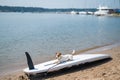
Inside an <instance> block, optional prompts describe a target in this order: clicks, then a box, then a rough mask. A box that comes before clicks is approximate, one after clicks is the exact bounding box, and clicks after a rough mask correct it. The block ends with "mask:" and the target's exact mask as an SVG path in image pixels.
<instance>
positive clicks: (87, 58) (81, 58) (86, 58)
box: [23, 52, 110, 75]
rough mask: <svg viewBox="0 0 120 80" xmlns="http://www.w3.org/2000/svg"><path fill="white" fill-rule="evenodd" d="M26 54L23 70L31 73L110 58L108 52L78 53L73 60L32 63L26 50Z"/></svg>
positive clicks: (56, 69) (50, 70)
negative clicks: (26, 66)
mask: <svg viewBox="0 0 120 80" xmlns="http://www.w3.org/2000/svg"><path fill="white" fill-rule="evenodd" d="M26 56H27V61H28V68H25V69H24V70H23V71H24V72H25V73H27V74H31V75H35V74H38V73H46V72H53V71H58V70H60V69H63V68H68V67H72V66H75V65H80V64H85V63H89V62H94V61H98V60H102V59H106V58H110V55H108V54H79V55H74V56H73V60H70V61H66V62H62V63H59V64H56V63H55V62H56V61H57V60H51V61H48V62H44V63H40V64H37V65H33V63H32V60H31V57H30V55H29V54H28V53H27V52H26Z"/></svg>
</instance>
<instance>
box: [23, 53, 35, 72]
mask: <svg viewBox="0 0 120 80" xmlns="http://www.w3.org/2000/svg"><path fill="white" fill-rule="evenodd" d="M25 55H26V57H27V64H28V67H29V70H32V69H35V68H34V64H33V62H32V59H31V57H30V55H29V53H28V52H25Z"/></svg>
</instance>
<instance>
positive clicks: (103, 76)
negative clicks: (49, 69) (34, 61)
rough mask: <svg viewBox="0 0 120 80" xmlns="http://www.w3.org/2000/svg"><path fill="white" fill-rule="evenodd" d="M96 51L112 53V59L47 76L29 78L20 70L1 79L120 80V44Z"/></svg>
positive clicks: (0, 77) (0, 78)
mask: <svg viewBox="0 0 120 80" xmlns="http://www.w3.org/2000/svg"><path fill="white" fill-rule="evenodd" d="M84 52H85V51H84ZM94 53H95V54H98V53H101V54H103V53H105V54H110V55H111V57H112V59H106V60H102V61H97V62H93V63H88V64H85V65H80V66H76V67H72V68H69V69H64V70H60V71H58V72H54V73H49V74H48V75H47V76H39V75H37V76H34V77H29V78H28V77H27V76H26V75H25V74H24V73H23V72H22V71H18V72H15V73H12V74H8V75H4V76H0V80H120V46H118V47H114V48H112V49H107V50H101V51H96V52H94ZM80 54H81V53H80Z"/></svg>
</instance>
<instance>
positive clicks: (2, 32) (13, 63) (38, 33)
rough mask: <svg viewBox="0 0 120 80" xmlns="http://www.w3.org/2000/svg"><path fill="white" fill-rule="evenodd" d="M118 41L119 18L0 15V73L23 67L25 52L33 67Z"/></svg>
mask: <svg viewBox="0 0 120 80" xmlns="http://www.w3.org/2000/svg"><path fill="white" fill-rule="evenodd" d="M119 41H120V17H105V16H103V17H97V16H92V15H70V14H39V13H38V14H37V13H0V72H1V74H2V73H5V72H6V71H10V70H14V69H19V68H20V67H22V68H23V66H24V67H27V65H26V58H25V55H24V52H25V51H28V52H30V54H31V56H32V58H33V59H34V62H35V63H38V62H42V61H46V60H49V59H50V58H53V56H54V55H55V52H57V51H60V52H62V53H70V52H71V51H72V49H75V50H82V49H86V48H90V47H94V46H101V45H105V44H110V43H117V42H119Z"/></svg>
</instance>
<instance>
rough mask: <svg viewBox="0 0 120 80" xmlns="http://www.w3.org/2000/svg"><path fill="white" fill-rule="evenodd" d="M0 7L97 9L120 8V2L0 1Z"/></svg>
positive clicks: (89, 0) (83, 0)
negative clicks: (105, 7) (103, 7)
mask: <svg viewBox="0 0 120 80" xmlns="http://www.w3.org/2000/svg"><path fill="white" fill-rule="evenodd" d="M0 5H2V6H25V7H43V8H97V7H98V6H99V5H101V6H108V7H110V8H120V0H0Z"/></svg>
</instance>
